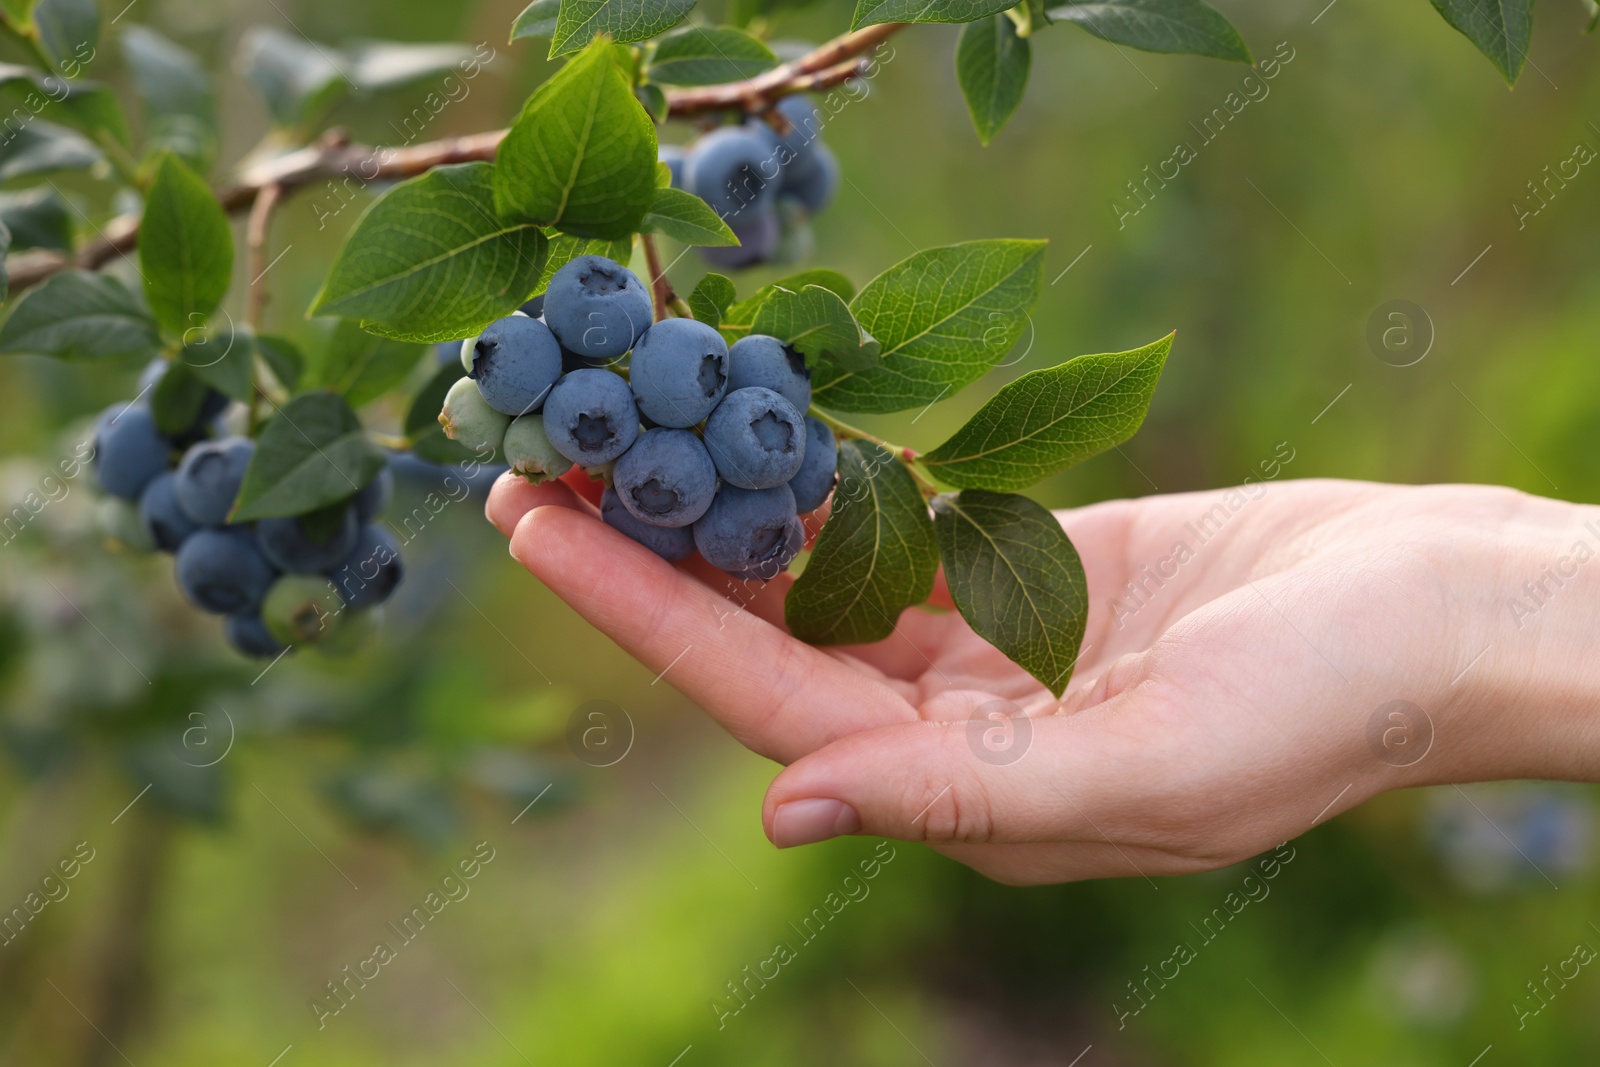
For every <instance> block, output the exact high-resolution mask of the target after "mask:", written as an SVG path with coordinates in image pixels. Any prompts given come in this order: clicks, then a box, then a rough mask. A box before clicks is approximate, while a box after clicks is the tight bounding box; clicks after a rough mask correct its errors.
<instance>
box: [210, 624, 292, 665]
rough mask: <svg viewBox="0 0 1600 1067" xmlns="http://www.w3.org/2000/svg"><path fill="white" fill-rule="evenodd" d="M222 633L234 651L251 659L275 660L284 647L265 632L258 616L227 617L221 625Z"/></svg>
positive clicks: (265, 628)
mask: <svg viewBox="0 0 1600 1067" xmlns="http://www.w3.org/2000/svg"><path fill="white" fill-rule="evenodd" d="M222 633H223V636H225V637H226V638H227V639H228V644H230V645H232V646H233V648H234V651H236V652H238V653H239V654H240V655H241V656H250V657H252V658H253V659H277V658H278V657H279V656H281V655H283V651H284V648H285V647H286V646H284V645H280V644H278V642H277V640H276V639H275V638H273V636H272V634H270V633H268V632H267V624H266V623H264V622H262V621H261V616H260V615H254V614H252V615H229V616H228V618H227V621H226V622H224V623H223V624H222Z"/></svg>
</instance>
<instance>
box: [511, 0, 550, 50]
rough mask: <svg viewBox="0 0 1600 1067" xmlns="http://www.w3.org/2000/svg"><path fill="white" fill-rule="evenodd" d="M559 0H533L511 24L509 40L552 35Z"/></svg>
mask: <svg viewBox="0 0 1600 1067" xmlns="http://www.w3.org/2000/svg"><path fill="white" fill-rule="evenodd" d="M560 14H561V0H533V3H531V4H529V5H528V6H527V7H525V8H523V9H522V14H520V15H518V16H517V21H515V22H513V23H512V24H511V40H512V41H518V40H521V39H522V38H524V37H554V36H555V33H556V22H557V16H559V15H560Z"/></svg>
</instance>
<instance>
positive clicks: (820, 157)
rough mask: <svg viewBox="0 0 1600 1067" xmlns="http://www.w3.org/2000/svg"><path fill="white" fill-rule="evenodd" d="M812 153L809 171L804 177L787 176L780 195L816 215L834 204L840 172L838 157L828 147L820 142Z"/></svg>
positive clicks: (813, 147) (814, 146)
mask: <svg viewBox="0 0 1600 1067" xmlns="http://www.w3.org/2000/svg"><path fill="white" fill-rule="evenodd" d="M812 151H813V152H814V153H815V155H814V156H813V157H812V165H811V167H810V168H809V170H808V171H807V172H806V173H805V174H804V175H803V176H799V175H786V176H785V178H784V183H783V192H782V193H781V194H780V195H782V196H784V197H788V198H790V199H793V200H797V201H799V202H800V204H802V205H803V206H804V207H805V209H806V210H807V211H808V212H810V213H811V214H813V215H815V214H817V213H819V212H820V211H822V209H823V208H825V207H827V206H828V205H829V204H831V203H833V198H834V195H835V194H837V193H838V192H839V180H840V172H839V160H838V157H836V156H835V155H834V154H833V152H832V151H830V150H829V148H828V146H827V145H825V144H823V143H822V142H820V141H819V142H817V143H816V144H815V145H813V146H812Z"/></svg>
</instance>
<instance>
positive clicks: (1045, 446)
mask: <svg viewBox="0 0 1600 1067" xmlns="http://www.w3.org/2000/svg"><path fill="white" fill-rule="evenodd" d="M1172 337H1173V335H1172V334H1168V335H1167V336H1166V337H1163V338H1162V339H1161V340H1159V341H1157V342H1155V343H1154V344H1151V345H1146V346H1145V347H1143V348H1138V349H1135V350H1133V351H1132V352H1115V353H1108V354H1106V355H1099V356H1079V357H1078V358H1077V359H1072V360H1068V361H1067V362H1065V363H1063V364H1061V365H1060V366H1059V367H1051V368H1049V369H1048V370H1036V371H1034V372H1032V373H1031V374H1024V375H1023V376H1022V377H1021V378H1018V379H1017V380H1016V381H1014V382H1012V383H1011V384H1009V385H1007V386H1006V387H1005V388H1003V389H1001V390H1000V392H999V393H997V394H996V395H995V397H994V399H993V400H990V401H989V402H988V403H987V404H985V405H983V407H981V408H979V409H978V413H977V414H976V415H974V416H973V417H972V419H971V420H970V421H969V422H968V423H967V424H966V425H965V426H963V427H962V428H961V429H959V430H957V431H956V434H955V436H954V437H952V438H950V440H948V441H946V442H945V443H944V444H942V445H940V446H939V447H938V448H936V449H934V450H933V451H932V452H928V453H926V454H925V455H923V457H922V463H923V465H924V466H925V467H927V468H928V470H929V472H930V473H932V474H933V476H934V477H935V478H938V479H939V480H940V481H942V482H944V483H945V484H946V485H953V486H956V487H957V488H960V489H992V490H996V491H1006V490H1014V489H1026V488H1027V487H1028V486H1030V485H1033V484H1034V483H1036V482H1038V481H1040V480H1041V479H1043V478H1045V477H1048V476H1049V475H1051V474H1054V473H1056V472H1057V471H1061V470H1066V469H1067V468H1068V467H1074V466H1077V465H1078V464H1079V463H1082V462H1083V461H1084V460H1086V459H1088V458H1089V457H1090V456H1097V455H1099V454H1100V453H1101V452H1104V451H1106V450H1107V449H1109V448H1114V447H1115V446H1117V445H1120V444H1121V443H1122V442H1124V441H1126V440H1127V439H1128V438H1130V437H1132V436H1133V434H1134V432H1135V431H1136V430H1138V429H1139V425H1140V423H1142V422H1144V417H1145V414H1146V412H1148V411H1149V410H1150V398H1151V396H1152V395H1154V393H1155V389H1156V383H1157V382H1158V381H1160V379H1161V371H1162V368H1163V367H1165V366H1166V362H1167V354H1168V353H1169V352H1170V351H1171V350H1172Z"/></svg>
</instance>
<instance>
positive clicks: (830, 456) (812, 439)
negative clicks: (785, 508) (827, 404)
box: [789, 416, 839, 515]
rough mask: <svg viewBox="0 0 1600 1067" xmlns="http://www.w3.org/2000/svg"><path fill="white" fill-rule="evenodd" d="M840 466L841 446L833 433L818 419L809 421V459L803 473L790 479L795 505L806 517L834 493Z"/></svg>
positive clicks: (807, 430)
mask: <svg viewBox="0 0 1600 1067" xmlns="http://www.w3.org/2000/svg"><path fill="white" fill-rule="evenodd" d="M838 466H839V443H838V442H837V441H835V440H834V439H833V431H832V430H830V429H828V427H827V426H825V425H823V424H822V423H821V422H819V421H818V420H816V419H814V418H811V417H809V416H808V417H807V418H806V458H805V461H804V462H803V463H801V464H800V472H799V473H798V474H796V475H795V476H794V477H793V478H790V479H789V488H790V489H792V490H794V506H795V508H796V509H797V510H798V511H799V512H800V514H802V515H809V514H810V513H811V512H813V511H816V510H817V509H818V508H820V507H821V506H822V505H823V503H824V502H825V501H826V500H827V499H828V494H829V493H831V492H833V483H834V479H835V477H836V476H837V471H838Z"/></svg>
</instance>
